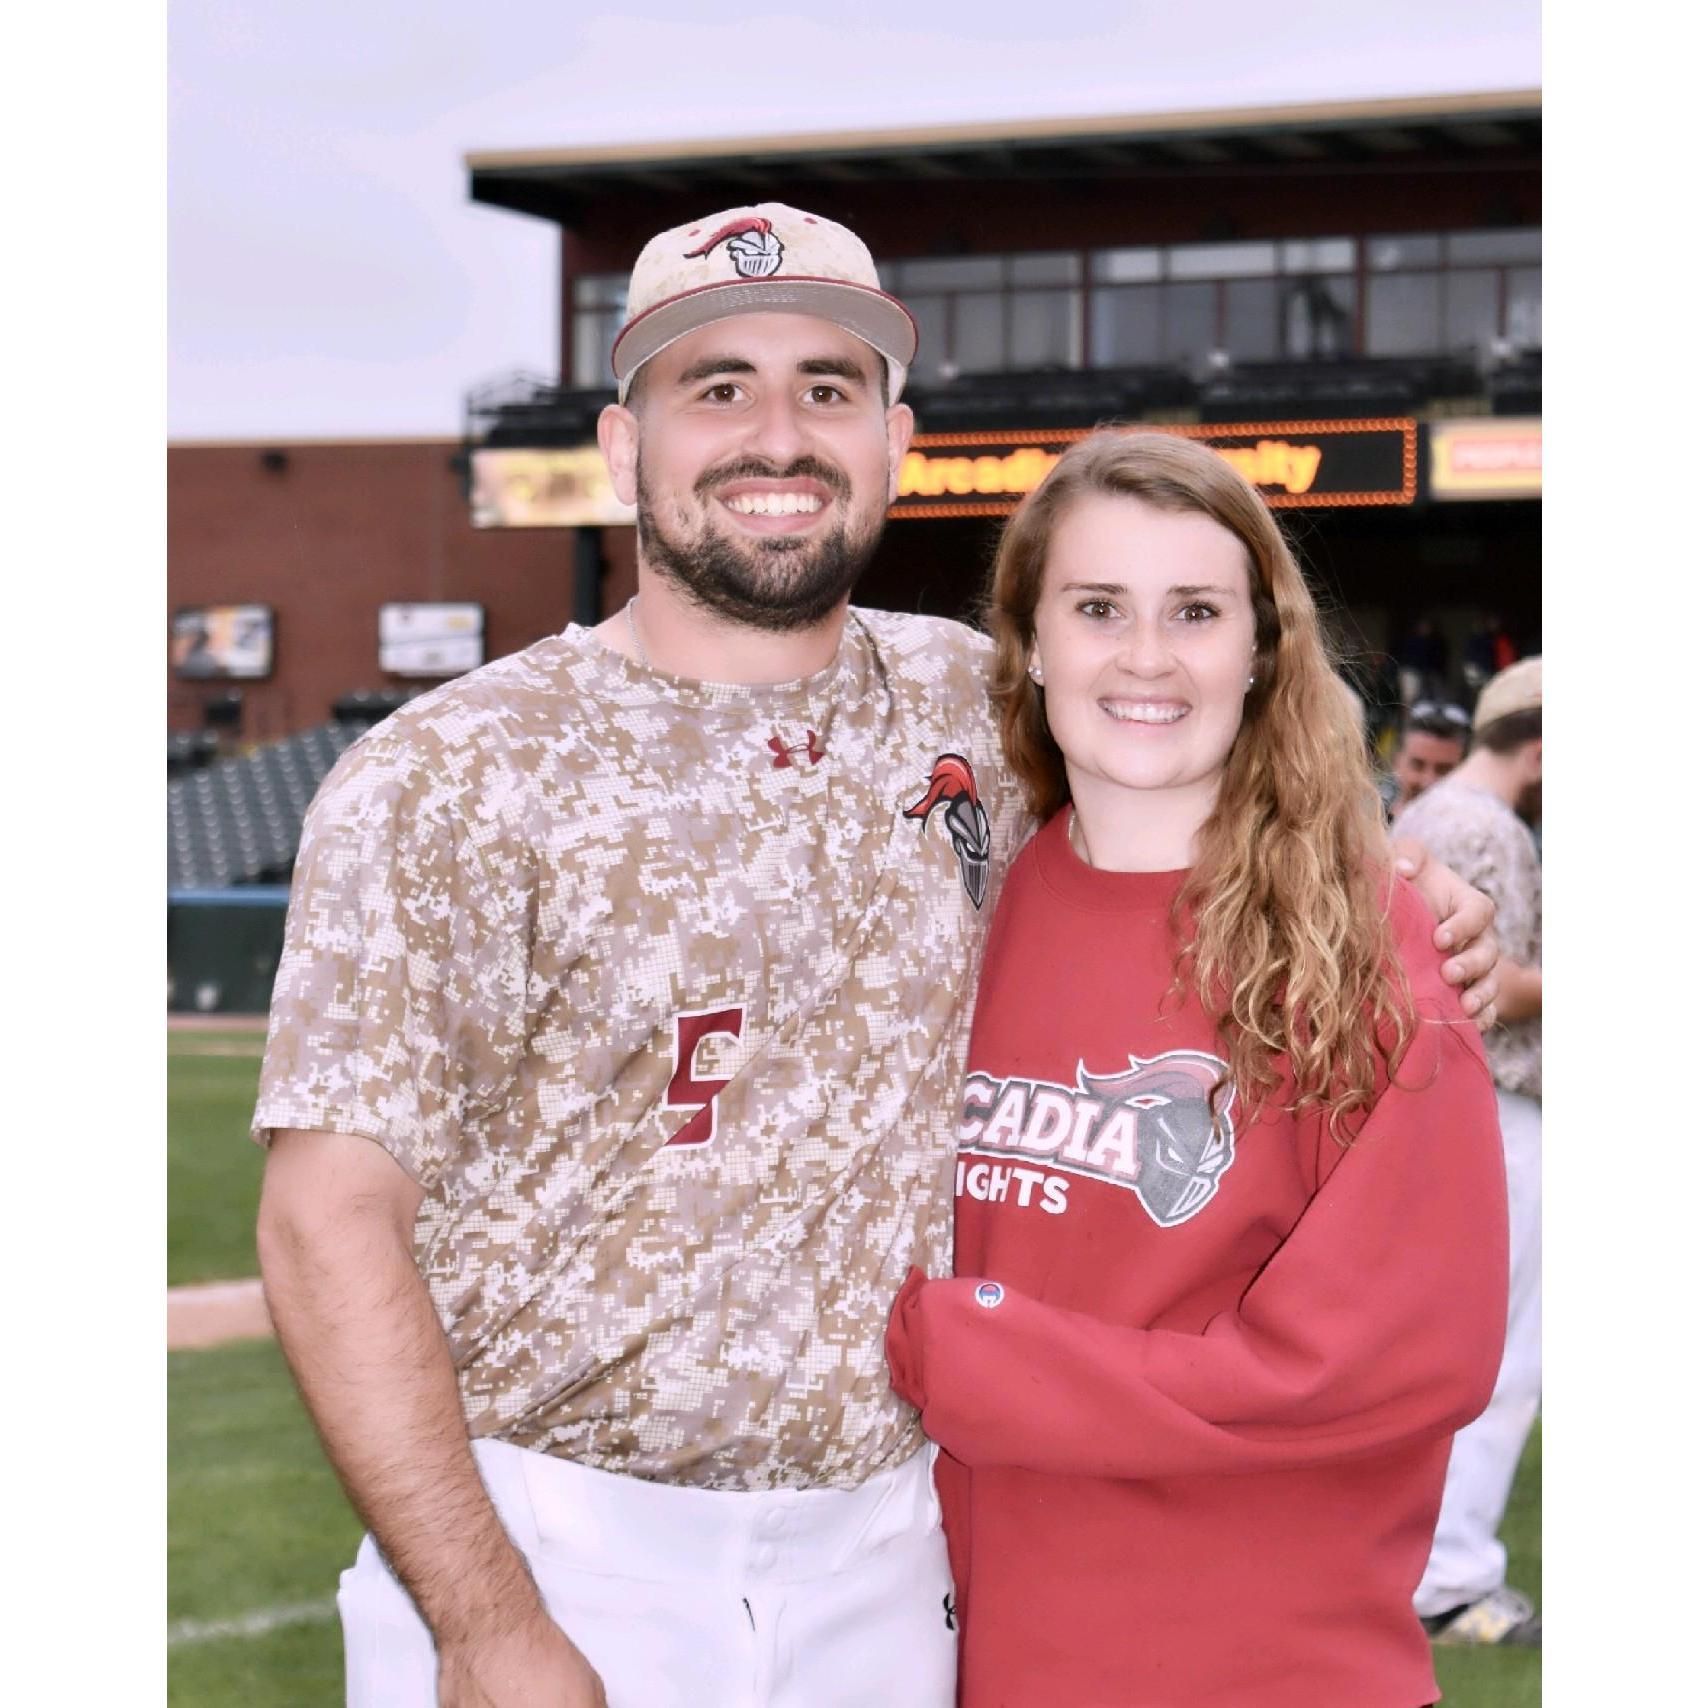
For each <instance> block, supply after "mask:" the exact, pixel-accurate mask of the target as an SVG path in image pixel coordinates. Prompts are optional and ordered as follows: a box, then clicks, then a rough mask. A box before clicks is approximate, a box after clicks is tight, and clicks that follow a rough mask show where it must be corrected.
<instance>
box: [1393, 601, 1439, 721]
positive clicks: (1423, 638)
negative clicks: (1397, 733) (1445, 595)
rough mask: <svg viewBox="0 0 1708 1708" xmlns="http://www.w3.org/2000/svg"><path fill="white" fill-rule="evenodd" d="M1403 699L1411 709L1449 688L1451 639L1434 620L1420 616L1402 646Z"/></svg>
mask: <svg viewBox="0 0 1708 1708" xmlns="http://www.w3.org/2000/svg"><path fill="white" fill-rule="evenodd" d="M1399 666H1400V696H1401V698H1402V699H1403V700H1404V701H1405V703H1406V704H1407V705H1408V706H1409V705H1410V704H1411V703H1412V702H1413V701H1414V700H1421V699H1422V698H1423V697H1424V695H1426V694H1430V695H1439V694H1441V693H1443V692H1445V690H1446V687H1447V640H1446V637H1445V636H1444V635H1443V634H1442V633H1441V631H1440V630H1439V629H1437V628H1436V626H1435V620H1434V618H1432V617H1419V618H1418V619H1417V621H1416V622H1415V623H1413V624H1412V626H1411V629H1410V631H1409V632H1408V633H1407V634H1406V635H1405V636H1404V637H1403V638H1402V640H1401V641H1400V645H1399Z"/></svg>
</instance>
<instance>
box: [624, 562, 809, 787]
mask: <svg viewBox="0 0 1708 1708" xmlns="http://www.w3.org/2000/svg"><path fill="white" fill-rule="evenodd" d="M639 599H640V595H639V594H638V593H631V594H630V595H629V602H628V603H627V604H626V605H625V606H624V607H623V616H624V617H625V618H626V619H627V621H628V625H629V639H630V640H631V641H633V642H634V646H635V651H636V652H637V653H639V654H640V661H641V663H642V664H644V665H645V666H646V667H647V669H648V670H656V669H657V668H658V666H657V665H656V664H654V663H653V662H652V656H651V654H650V653H648V651H647V650H646V642H645V641H643V640H642V639H641V633H640V625H639V624H638V623H637V622H636V621H635V605H636V603H637V602H638V601H639ZM837 652H838V656H839V657H840V653H841V643H840V641H839V642H838V646H837ZM834 666H835V661H834V660H833V661H832V668H831V670H830V681H829V682H828V683H826V685H825V688H824V690H823V703H822V704H821V705H820V707H819V708H818V712H817V716H816V717H815V715H814V710H813V707H812V706H811V705H810V704H809V706H808V708H807V717H808V719H809V720H812V721H811V722H809V723H808V724H807V726H806V728H807V742H806V751H807V753H808V755H809V762H810V763H812V764H815V765H816V764H817V763H818V761H816V760H811V759H810V755H811V753H812V751H813V743H814V741H815V740H818V741H822V740H823V738H824V735H825V733H826V732H825V730H824V728H823V725H824V720H825V717H826V716H827V715H828V713H829V711H830V705H829V702H830V698H831V694H832V693H833V691H834V689H835V685H836V679H837V672H836V669H835V667H834ZM787 733H790V734H792V733H796V732H794V731H792V730H791V731H789V732H787ZM772 736H773V739H774V741H775V742H776V743H777V744H778V745H777V748H776V751H777V754H778V757H779V758H782V757H784V756H785V755H787V754H789V753H791V752H795V751H798V750H799V747H800V744H799V743H796V744H794V745H793V746H790V745H788V744H787V743H786V735H785V731H784V730H783V729H781V728H777V729H774V730H773V731H772ZM819 752H820V756H821V758H822V756H823V752H824V749H823V748H820V749H819Z"/></svg>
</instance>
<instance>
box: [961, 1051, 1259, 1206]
mask: <svg viewBox="0 0 1708 1708" xmlns="http://www.w3.org/2000/svg"><path fill="white" fill-rule="evenodd" d="M1227 1071H1228V1067H1227V1063H1226V1062H1224V1061H1222V1060H1221V1059H1220V1058H1219V1057H1217V1056H1212V1055H1207V1054H1205V1053H1203V1052H1202V1051H1199V1050H1170V1051H1168V1052H1167V1054H1165V1055H1161V1056H1156V1057H1141V1056H1132V1055H1130V1056H1128V1058H1127V1065H1126V1066H1125V1067H1124V1068H1122V1069H1120V1070H1118V1071H1117V1072H1115V1073H1108V1074H1095V1073H1091V1072H1089V1071H1088V1070H1087V1068H1086V1066H1085V1063H1084V1062H1083V1061H1082V1062H1080V1064H1079V1067H1078V1071H1077V1073H1076V1075H1075V1084H1073V1085H1072V1086H1066V1085H1056V1084H1053V1083H1052V1082H1050V1081H1048V1080H1034V1079H1003V1080H997V1079H993V1078H991V1077H990V1075H989V1074H983V1073H973V1074H969V1075H968V1076H967V1085H966V1092H965V1101H964V1105H963V1118H962V1121H961V1129H960V1147H961V1150H962V1152H963V1153H967V1152H972V1153H974V1154H976V1155H979V1156H987V1157H1003V1158H1007V1159H1012V1160H1016V1161H1018V1160H1021V1159H1024V1160H1026V1161H1028V1162H1034V1163H1041V1164H1043V1165H1044V1166H1045V1167H1046V1168H1050V1169H1056V1170H1060V1171H1061V1172H1062V1173H1065V1174H1077V1175H1081V1176H1083V1177H1085V1178H1087V1179H1091V1180H1101V1181H1105V1182H1107V1183H1108V1184H1110V1185H1113V1186H1121V1187H1125V1188H1127V1189H1128V1190H1130V1191H1132V1192H1133V1193H1134V1194H1135V1195H1136V1196H1137V1198H1138V1200H1139V1202H1140V1204H1142V1205H1143V1206H1144V1209H1145V1213H1146V1214H1147V1215H1148V1216H1149V1217H1150V1218H1151V1220H1152V1221H1153V1222H1155V1223H1156V1224H1157V1226H1158V1227H1164V1228H1172V1227H1177V1226H1178V1225H1179V1224H1180V1223H1181V1222H1184V1221H1187V1220H1189V1219H1190V1218H1191V1217H1193V1216H1195V1215H1197V1214H1198V1212H1199V1211H1200V1210H1202V1209H1203V1208H1204V1206H1205V1205H1206V1204H1208V1203H1209V1202H1210V1200H1211V1199H1212V1198H1213V1197H1215V1195H1216V1188H1217V1187H1218V1185H1219V1184H1220V1182H1221V1178H1222V1176H1223V1175H1224V1174H1225V1173H1226V1172H1227V1171H1228V1169H1229V1168H1230V1167H1231V1166H1232V1164H1233V1160H1234V1126H1233V1118H1232V1107H1233V1101H1234V1092H1233V1086H1232V1084H1231V1083H1229V1082H1228V1081H1227V1079H1226V1075H1227ZM1015 1172H1017V1173H1018V1172H1030V1171H1029V1170H1028V1171H1020V1170H1016V1171H1015ZM979 1195H980V1196H982V1195H984V1194H979ZM1046 1207H1049V1206H1048V1205H1046Z"/></svg>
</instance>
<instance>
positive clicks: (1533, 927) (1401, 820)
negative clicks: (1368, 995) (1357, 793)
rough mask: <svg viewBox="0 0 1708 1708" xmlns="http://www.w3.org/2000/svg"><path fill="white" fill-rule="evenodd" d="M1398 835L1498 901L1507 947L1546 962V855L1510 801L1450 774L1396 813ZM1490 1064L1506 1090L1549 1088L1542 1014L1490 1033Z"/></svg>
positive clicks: (1519, 957) (1531, 962)
mask: <svg viewBox="0 0 1708 1708" xmlns="http://www.w3.org/2000/svg"><path fill="white" fill-rule="evenodd" d="M1393 833H1394V835H1395V836H1415V837H1416V838H1417V839H1418V841H1419V842H1421V843H1422V844H1423V845H1424V846H1425V847H1426V848H1427V849H1428V850H1429V851H1430V853H1431V854H1432V855H1434V857H1435V858H1436V859H1437V860H1439V861H1441V862H1442V863H1443V864H1444V865H1447V866H1451V867H1452V868H1453V870H1454V871H1455V872H1457V873H1458V874H1459V876H1460V877H1461V878H1463V879H1464V880H1465V881H1466V883H1468V884H1474V885H1475V886H1476V887H1477V888H1478V889H1479V890H1481V891H1482V892H1483V894H1484V895H1486V896H1487V897H1488V898H1489V900H1490V901H1492V902H1493V903H1494V904H1495V920H1494V933H1495V941H1496V942H1497V943H1498V944H1499V945H1500V952H1501V953H1502V954H1503V955H1505V956H1507V957H1508V959H1510V960H1514V961H1517V962H1518V963H1519V965H1520V966H1526V967H1539V966H1541V964H1542V859H1541V856H1540V855H1539V854H1538V853H1537V852H1536V843H1535V840H1534V839H1533V838H1532V837H1531V834H1530V832H1529V831H1528V830H1527V829H1525V827H1524V821H1523V820H1522V819H1521V818H1519V816H1518V814H1517V813H1515V812H1514V811H1513V810H1512V808H1511V807H1509V806H1508V805H1507V804H1506V802H1505V801H1503V800H1501V799H1499V798H1498V797H1497V796H1495V795H1491V794H1490V793H1489V792H1488V791H1487V790H1486V789H1475V788H1472V787H1471V786H1470V785H1469V784H1466V783H1461V782H1458V781H1456V780H1455V779H1454V778H1452V777H1445V778H1443V779H1442V780H1441V781H1440V782H1439V783H1436V784H1435V785H1433V787H1431V788H1428V789H1425V790H1424V792H1423V793H1422V794H1421V795H1419V796H1418V797H1417V799H1416V800H1415V801H1413V802H1412V803H1411V805H1410V806H1408V807H1407V808H1406V809H1405V810H1404V811H1403V812H1402V813H1401V814H1400V815H1399V817H1398V818H1397V819H1395V820H1394V831H1393ZM1483 1044H1484V1046H1485V1047H1486V1048H1487V1050H1488V1056H1489V1071H1490V1073H1492V1074H1493V1075H1494V1082H1495V1084H1496V1085H1498V1086H1499V1087H1500V1088H1501V1089H1502V1090H1503V1091H1517V1092H1521V1093H1523V1095H1524V1096H1526V1097H1540V1096H1541V1095H1542V1018H1541V1016H1540V1015H1538V1016H1537V1017H1536V1018H1535V1019H1533V1020H1520V1021H1518V1022H1516V1023H1515V1024H1513V1025H1510V1026H1496V1027H1495V1028H1494V1030H1493V1031H1491V1032H1490V1033H1489V1034H1488V1035H1487V1036H1486V1037H1485V1038H1484V1039H1483Z"/></svg>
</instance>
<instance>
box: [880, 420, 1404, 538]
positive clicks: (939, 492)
mask: <svg viewBox="0 0 1708 1708" xmlns="http://www.w3.org/2000/svg"><path fill="white" fill-rule="evenodd" d="M1093 431H1095V429H1092V428H1070V429H1066V430H1063V431H1059V432H1044V433H1028V432H1025V431H1015V432H1012V433H917V434H915V435H914V438H913V443H912V445H911V446H910V448H909V450H908V453H907V456H906V457H905V458H904V459H903V461H902V466H901V481H900V487H899V490H898V492H897V494H896V501H895V503H894V504H893V505H892V506H891V507H890V514H891V515H892V516H898V517H900V516H1007V515H1010V514H1012V513H1013V511H1014V510H1015V509H1017V508H1018V506H1019V504H1020V500H1021V499H1022V498H1024V497H1025V496H1026V494H1027V493H1028V492H1030V491H1031V490H1032V489H1033V488H1034V487H1035V486H1037V485H1038V484H1039V482H1040V481H1042V480H1043V478H1044V476H1045V475H1047V474H1048V473H1049V472H1050V470H1051V469H1052V468H1054V467H1055V466H1056V463H1057V462H1058V461H1059V460H1060V458H1061V454H1062V452H1063V451H1065V450H1066V449H1067V448H1068V446H1070V445H1073V444H1077V443H1078V442H1079V440H1081V439H1085V438H1089V437H1090V435H1091V433H1092V432H1093ZM1125 431H1128V432H1138V431H1143V432H1148V433H1176V434H1179V435H1180V436H1181V437H1183V438H1187V439H1197V440H1200V441H1201V442H1202V443H1204V444H1206V445H1208V446H1209V447H1210V449H1211V450H1212V451H1214V452H1215V453H1216V454H1217V455H1218V456H1220V457H1225V458H1226V459H1227V460H1228V462H1230V463H1232V464H1233V466H1234V467H1235V468H1236V469H1238V470H1239V472H1240V473H1241V474H1242V475H1244V476H1245V478H1246V479H1247V480H1249V481H1250V482H1251V483H1252V485H1253V486H1255V487H1256V488H1257V489H1258V491H1259V492H1261V493H1262V494H1263V497H1264V499H1265V501H1266V502H1267V503H1269V504H1270V505H1271V506H1272V507H1274V508H1276V509H1297V508H1304V507H1307V506H1314V507H1317V508H1335V507H1350V506H1357V505H1394V504H1411V503H1413V502H1414V501H1415V500H1416V498H1417V423H1416V422H1415V421H1414V420H1411V419H1410V418H1409V417H1404V418H1390V417H1384V418H1382V419H1379V420H1353V421H1263V422H1238V423H1234V424H1230V425H1227V426H1224V425H1222V424H1220V423H1216V424H1213V425H1204V426H1191V427H1183V426H1174V425H1168V426H1156V427H1151V426H1146V427H1144V428H1128V429H1125Z"/></svg>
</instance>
